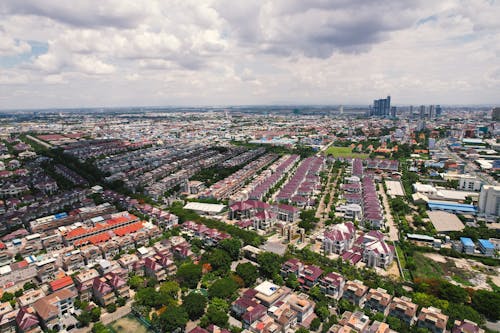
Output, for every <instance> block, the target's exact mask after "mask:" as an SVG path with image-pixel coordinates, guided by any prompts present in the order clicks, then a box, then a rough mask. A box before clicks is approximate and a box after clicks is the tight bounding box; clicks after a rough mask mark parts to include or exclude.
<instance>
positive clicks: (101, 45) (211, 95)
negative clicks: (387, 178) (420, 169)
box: [0, 1, 500, 109]
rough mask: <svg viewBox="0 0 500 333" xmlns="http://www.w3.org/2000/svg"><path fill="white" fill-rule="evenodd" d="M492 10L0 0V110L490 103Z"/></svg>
mask: <svg viewBox="0 0 500 333" xmlns="http://www.w3.org/2000/svg"><path fill="white" fill-rule="evenodd" d="M498 16H500V4H499V3H498V2H492V1H445V2H438V3H433V2H430V1H410V2H404V3H400V2H394V1H380V2H376V3H375V2H373V3H372V2H370V3H365V2H362V1H307V2H303V1H286V2H285V1H262V2H259V3H258V4H254V3H252V2H237V3H234V2H229V1H204V2H200V1H193V2H190V1H183V2H161V1H149V2H148V3H147V4H137V3H136V2H134V1H104V2H103V1H99V2H92V1H86V2H77V3H74V2H71V3H69V2H67V3H66V2H60V1H44V2H43V4H41V3H38V2H36V1H4V2H3V3H2V4H0V18H1V19H2V23H0V41H1V42H0V87H1V88H0V109H25V108H29V109H36V108H79V107H126V106H140V105H151V106H155V105H157V106H162V105H165V106H194V105H198V106H201V105H339V104H343V105H363V106H367V105H370V104H371V103H372V102H373V100H374V99H377V98H380V97H382V96H387V95H391V96H393V98H394V101H392V104H393V105H415V106H416V105H422V104H425V105H429V104H440V105H442V106H446V105H495V104H497V103H499V102H500V101H499V97H498V91H500V60H499V59H500V57H499V54H500V25H499V24H498V20H496V18H497V17H498ZM497 105H498V104H497Z"/></svg>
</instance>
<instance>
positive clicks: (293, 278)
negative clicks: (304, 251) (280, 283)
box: [286, 273, 299, 289]
mask: <svg viewBox="0 0 500 333" xmlns="http://www.w3.org/2000/svg"><path fill="white" fill-rule="evenodd" d="M286 286H287V287H289V288H292V289H297V288H299V281H298V280H297V275H295V274H294V273H291V274H289V275H288V277H287V278H286Z"/></svg>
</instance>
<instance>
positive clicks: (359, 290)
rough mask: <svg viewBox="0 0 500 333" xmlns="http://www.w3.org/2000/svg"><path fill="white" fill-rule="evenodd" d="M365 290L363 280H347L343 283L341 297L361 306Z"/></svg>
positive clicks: (366, 288) (364, 298)
mask: <svg viewBox="0 0 500 333" xmlns="http://www.w3.org/2000/svg"><path fill="white" fill-rule="evenodd" d="M367 292H368V287H367V286H365V285H364V284H363V282H361V281H358V280H354V281H347V282H346V283H345V285H344V294H343V295H342V298H343V299H345V300H347V301H349V302H351V303H352V304H354V305H356V306H359V307H363V304H364V303H365V300H366V293H367Z"/></svg>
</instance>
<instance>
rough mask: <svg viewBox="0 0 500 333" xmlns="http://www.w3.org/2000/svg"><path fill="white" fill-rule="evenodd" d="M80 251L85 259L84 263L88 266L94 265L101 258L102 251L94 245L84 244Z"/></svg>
mask: <svg viewBox="0 0 500 333" xmlns="http://www.w3.org/2000/svg"><path fill="white" fill-rule="evenodd" d="M80 253H81V254H82V255H83V258H84V259H85V263H86V264H87V265H89V266H92V265H95V264H97V263H98V262H99V260H101V259H102V252H101V250H100V249H99V247H98V246H96V245H92V244H89V245H85V246H82V247H81V248H80Z"/></svg>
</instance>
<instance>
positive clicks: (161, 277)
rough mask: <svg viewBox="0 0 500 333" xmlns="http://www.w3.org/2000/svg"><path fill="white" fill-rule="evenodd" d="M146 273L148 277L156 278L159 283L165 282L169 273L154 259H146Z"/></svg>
mask: <svg viewBox="0 0 500 333" xmlns="http://www.w3.org/2000/svg"><path fill="white" fill-rule="evenodd" d="M144 273H145V275H146V276H148V277H151V278H155V279H156V280H157V281H165V280H166V279H167V272H166V271H165V269H164V267H163V266H162V265H161V264H160V263H159V262H156V260H155V259H153V258H146V259H144Z"/></svg>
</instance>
